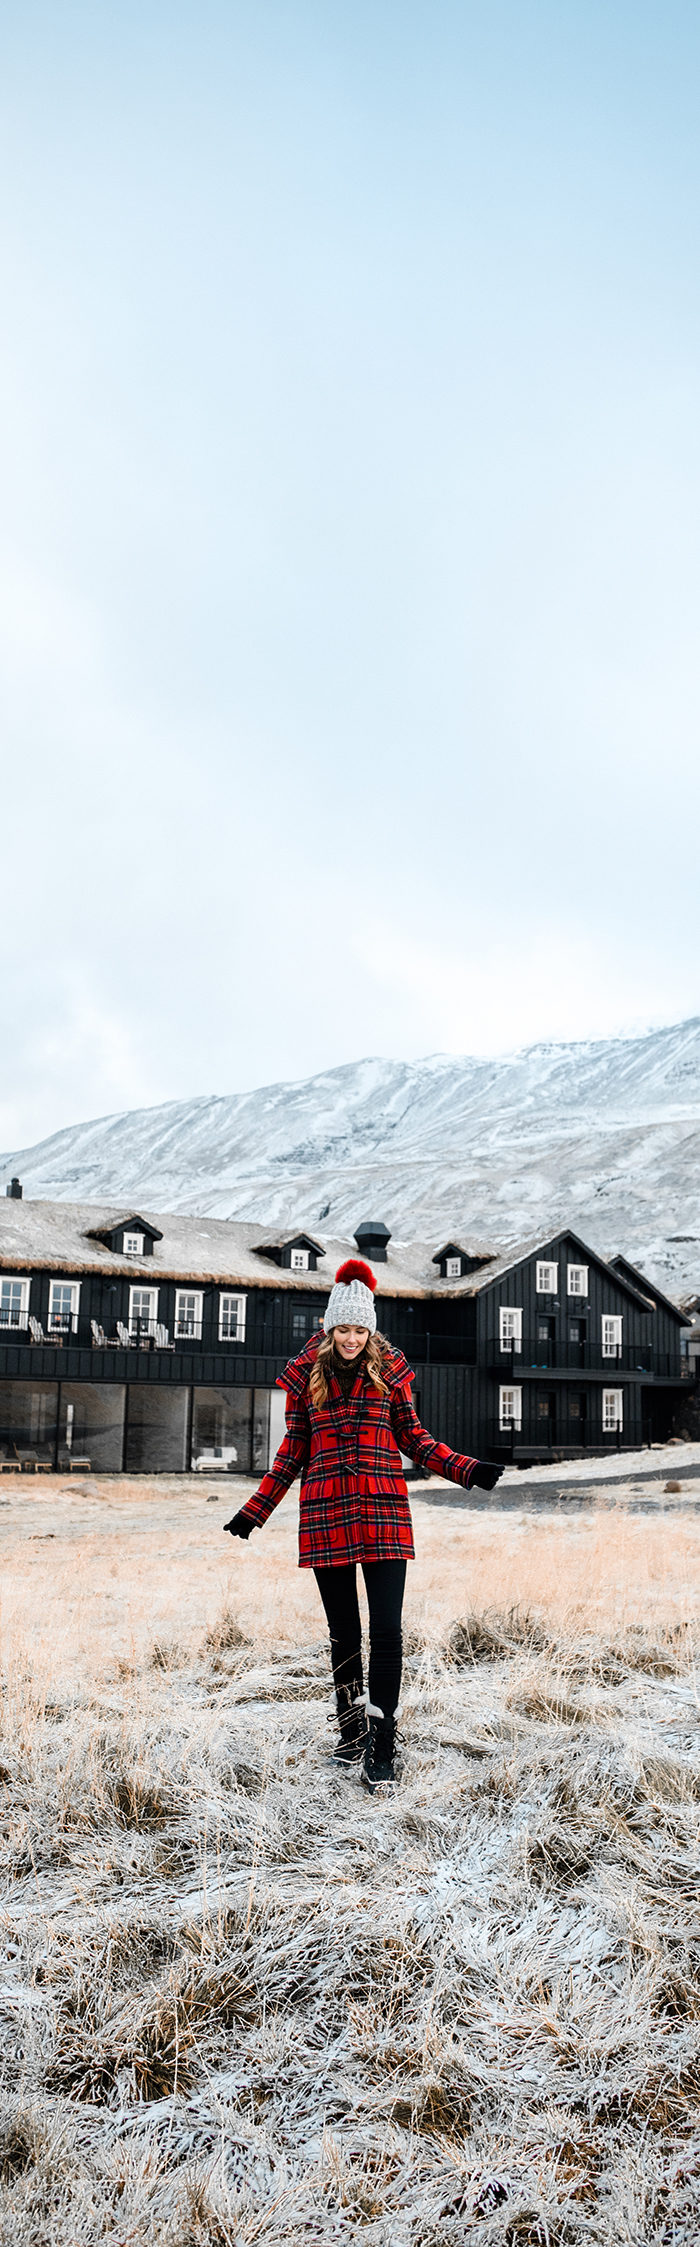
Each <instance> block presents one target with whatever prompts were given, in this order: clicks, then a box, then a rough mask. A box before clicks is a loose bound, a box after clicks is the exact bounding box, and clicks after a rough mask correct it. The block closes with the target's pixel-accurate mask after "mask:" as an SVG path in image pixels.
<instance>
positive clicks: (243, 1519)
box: [224, 1506, 255, 1537]
mask: <svg viewBox="0 0 700 2247" xmlns="http://www.w3.org/2000/svg"><path fill="white" fill-rule="evenodd" d="M254 1528H255V1522H254V1521H251V1519H250V1515H249V1514H246V1513H245V1512H244V1509H243V1507H242V1506H241V1508H240V1511H239V1512H238V1513H237V1514H233V1515H232V1517H231V1520H230V1521H225V1522H224V1529H230V1531H231V1536H232V1537H249V1536H250V1532H251V1529H254Z"/></svg>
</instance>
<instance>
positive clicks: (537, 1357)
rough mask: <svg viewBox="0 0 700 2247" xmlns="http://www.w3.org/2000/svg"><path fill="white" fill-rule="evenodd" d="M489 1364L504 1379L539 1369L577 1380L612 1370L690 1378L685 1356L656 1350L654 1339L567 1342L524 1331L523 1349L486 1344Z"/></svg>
mask: <svg viewBox="0 0 700 2247" xmlns="http://www.w3.org/2000/svg"><path fill="white" fill-rule="evenodd" d="M486 1364H487V1366H488V1368H489V1370H490V1371H491V1372H497V1373H502V1375H503V1378H504V1380H506V1379H507V1380H508V1381H511V1380H513V1381H519V1380H524V1379H531V1378H532V1375H533V1374H538V1373H553V1372H557V1373H565V1374H567V1375H568V1377H569V1378H570V1379H571V1380H575V1378H576V1375H577V1374H579V1373H600V1374H603V1375H606V1374H610V1375H611V1377H614V1375H615V1374H616V1373H640V1374H644V1375H645V1376H647V1377H648V1376H649V1375H650V1374H659V1375H661V1376H665V1377H666V1379H667V1380H671V1381H680V1380H682V1379H687V1378H688V1376H687V1375H686V1374H684V1373H683V1370H682V1360H681V1358H680V1355H679V1353H678V1352H676V1351H673V1350H654V1349H653V1348H652V1345H651V1343H650V1342H642V1343H641V1344H639V1343H638V1344H637V1345H636V1346H635V1345H634V1344H633V1343H627V1342H623V1343H621V1344H620V1345H619V1346H616V1347H611V1346H610V1345H608V1347H607V1348H604V1346H603V1343H602V1342H567V1341H566V1340H563V1341H559V1340H556V1341H555V1340H549V1339H547V1340H542V1339H541V1338H540V1337H538V1336H535V1335H527V1334H524V1335H523V1338H522V1343H521V1346H520V1349H513V1347H512V1344H511V1343H510V1342H508V1343H506V1344H505V1347H504V1346H503V1345H502V1344H501V1343H500V1342H498V1341H496V1340H495V1339H494V1340H492V1341H490V1342H487V1344H486Z"/></svg>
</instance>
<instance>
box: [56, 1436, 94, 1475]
mask: <svg viewBox="0 0 700 2247" xmlns="http://www.w3.org/2000/svg"><path fill="white" fill-rule="evenodd" d="M58 1464H59V1467H60V1469H61V1473H62V1474H69V1475H72V1474H73V1472H74V1470H75V1469H77V1470H78V1472H79V1473H80V1474H82V1475H89V1473H90V1470H91V1466H92V1461H91V1460H90V1459H88V1458H87V1457H86V1454H85V1452H84V1451H69V1450H68V1448H67V1445H66V1444H62V1445H61V1449H60V1451H59V1454H58Z"/></svg>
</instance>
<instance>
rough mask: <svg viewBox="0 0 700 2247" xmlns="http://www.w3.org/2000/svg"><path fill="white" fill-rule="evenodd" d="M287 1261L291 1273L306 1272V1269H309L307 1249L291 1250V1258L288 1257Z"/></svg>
mask: <svg viewBox="0 0 700 2247" xmlns="http://www.w3.org/2000/svg"><path fill="white" fill-rule="evenodd" d="M289 1261H290V1266H291V1270H292V1271H293V1272H308V1269H309V1251H308V1248H293V1249H292V1252H291V1256H290V1259H289Z"/></svg>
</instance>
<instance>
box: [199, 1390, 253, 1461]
mask: <svg viewBox="0 0 700 2247" xmlns="http://www.w3.org/2000/svg"><path fill="white" fill-rule="evenodd" d="M257 1393H258V1395H264V1394H265V1391H264V1390H259V1391H258V1392H257ZM253 1448H254V1447H253V1390H252V1389H247V1388H243V1387H242V1386H241V1387H240V1388H238V1387H235V1388H234V1387H231V1388H229V1389H195V1391H194V1405H193V1412H192V1467H193V1471H194V1472H195V1474H207V1473H208V1474H211V1473H212V1471H213V1470H215V1469H216V1470H218V1472H219V1473H221V1471H222V1469H228V1470H229V1471H230V1472H231V1473H232V1474H239V1475H249V1474H250V1473H251V1471H252V1457H253Z"/></svg>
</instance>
